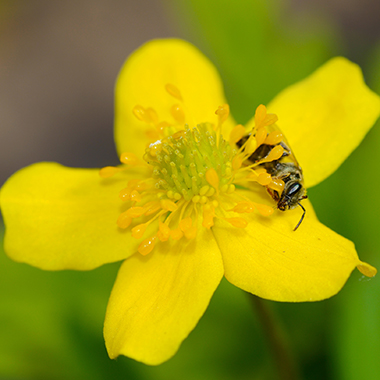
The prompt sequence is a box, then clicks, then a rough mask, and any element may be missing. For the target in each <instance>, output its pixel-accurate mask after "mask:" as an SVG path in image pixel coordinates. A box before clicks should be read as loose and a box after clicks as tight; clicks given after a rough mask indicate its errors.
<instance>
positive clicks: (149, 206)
mask: <svg viewBox="0 0 380 380" xmlns="http://www.w3.org/2000/svg"><path fill="white" fill-rule="evenodd" d="M160 209H161V203H160V202H159V201H151V202H148V203H146V204H145V206H144V210H145V212H144V215H146V216H148V215H152V214H154V213H156V212H157V211H158V210H160Z"/></svg>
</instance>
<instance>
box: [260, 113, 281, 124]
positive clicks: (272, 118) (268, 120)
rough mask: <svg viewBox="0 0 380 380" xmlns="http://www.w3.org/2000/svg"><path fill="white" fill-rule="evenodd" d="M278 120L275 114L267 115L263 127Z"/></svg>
mask: <svg viewBox="0 0 380 380" xmlns="http://www.w3.org/2000/svg"><path fill="white" fill-rule="evenodd" d="M277 120H278V117H277V115H275V114H274V113H267V114H266V116H265V118H264V120H263V125H265V126H267V125H272V124H274V123H275V122H276V121H277Z"/></svg>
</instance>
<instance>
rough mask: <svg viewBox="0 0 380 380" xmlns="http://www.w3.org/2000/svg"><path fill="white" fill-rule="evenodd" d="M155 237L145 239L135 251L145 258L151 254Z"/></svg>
mask: <svg viewBox="0 0 380 380" xmlns="http://www.w3.org/2000/svg"><path fill="white" fill-rule="evenodd" d="M156 241H157V237H156V236H153V237H151V238H148V239H145V240H144V241H143V242H142V243H141V244H140V245H139V248H138V249H137V250H138V251H139V253H140V254H142V255H143V256H146V255H147V254H149V253H150V252H152V250H153V248H154V246H155V245H156Z"/></svg>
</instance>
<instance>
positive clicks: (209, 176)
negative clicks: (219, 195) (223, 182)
mask: <svg viewBox="0 0 380 380" xmlns="http://www.w3.org/2000/svg"><path fill="white" fill-rule="evenodd" d="M206 181H207V182H208V183H209V184H210V185H211V186H212V187H213V188H214V189H215V190H216V191H219V182H220V181H219V176H218V173H217V172H216V170H215V169H209V170H207V172H206Z"/></svg>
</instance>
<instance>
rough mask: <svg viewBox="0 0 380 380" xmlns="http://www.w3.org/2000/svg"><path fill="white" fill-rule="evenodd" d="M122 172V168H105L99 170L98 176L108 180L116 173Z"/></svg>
mask: <svg viewBox="0 0 380 380" xmlns="http://www.w3.org/2000/svg"><path fill="white" fill-rule="evenodd" d="M123 170H124V169H123V168H117V167H115V166H106V167H105V168H102V169H100V170H99V175H100V176H101V177H102V178H109V177H112V176H113V175H115V174H116V173H119V172H122V171H123Z"/></svg>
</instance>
